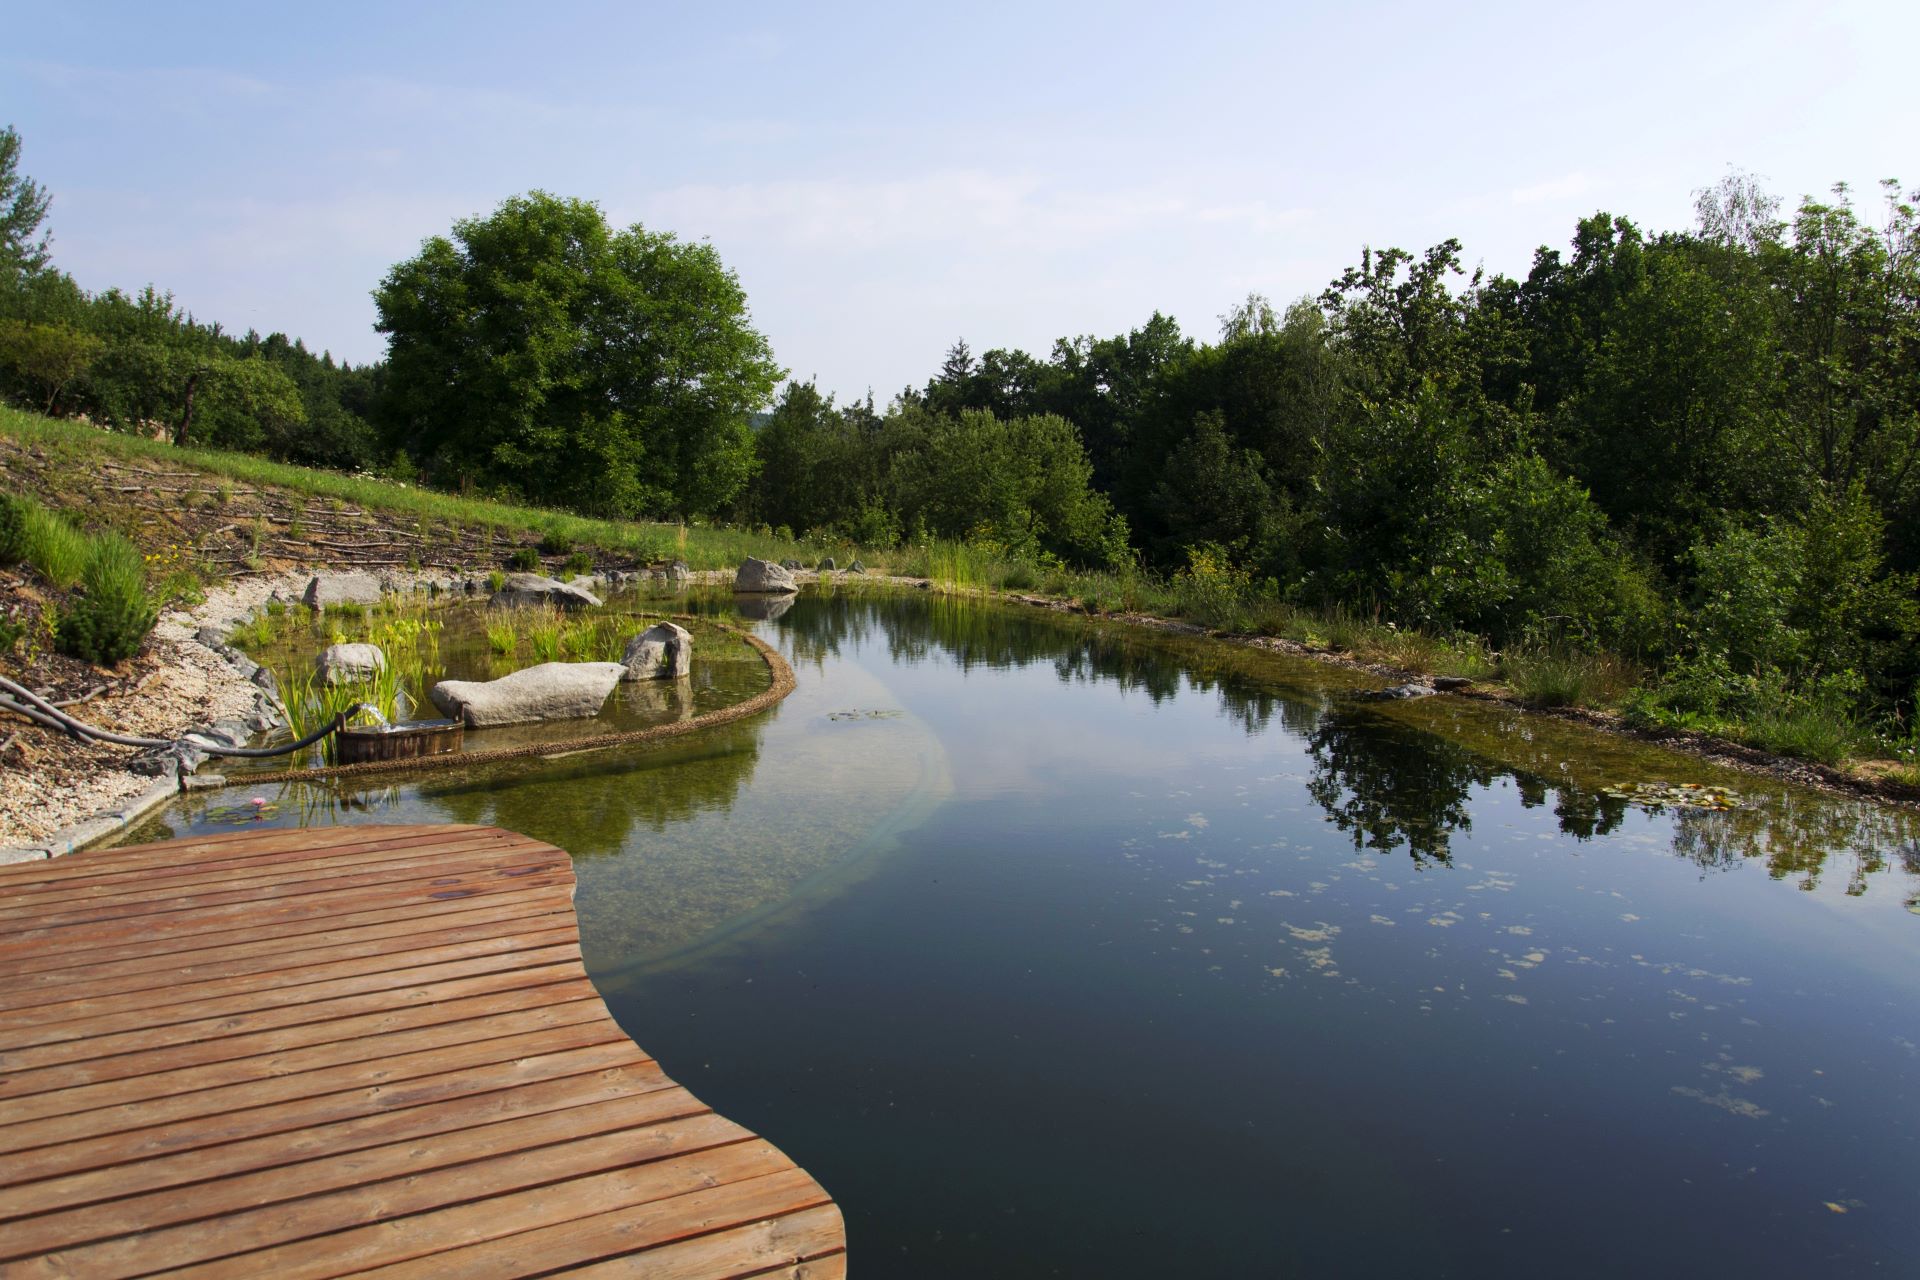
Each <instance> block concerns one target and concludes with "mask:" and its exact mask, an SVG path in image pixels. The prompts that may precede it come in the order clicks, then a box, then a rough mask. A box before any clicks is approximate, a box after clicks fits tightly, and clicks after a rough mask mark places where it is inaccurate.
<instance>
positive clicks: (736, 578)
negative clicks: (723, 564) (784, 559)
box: [733, 556, 800, 594]
mask: <svg viewBox="0 0 1920 1280" xmlns="http://www.w3.org/2000/svg"><path fill="white" fill-rule="evenodd" d="M733 589H734V590H735V591H741V592H746V593H748V594H757V593H760V592H775V591H779V592H787V591H798V590H799V589H800V584H799V583H797V582H795V581H794V580H793V573H792V571H791V570H788V569H782V568H781V567H780V566H779V565H777V564H775V563H774V562H773V561H771V560H756V559H754V558H753V557H752V556H748V557H747V560H746V563H745V564H742V565H741V566H740V571H739V572H738V573H736V574H734V575H733Z"/></svg>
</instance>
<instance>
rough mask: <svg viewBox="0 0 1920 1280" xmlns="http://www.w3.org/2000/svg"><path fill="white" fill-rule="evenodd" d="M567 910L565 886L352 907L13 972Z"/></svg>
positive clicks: (289, 947)
mask: <svg viewBox="0 0 1920 1280" xmlns="http://www.w3.org/2000/svg"><path fill="white" fill-rule="evenodd" d="M572 910H573V908H572V905H571V903H570V902H569V899H568V894H567V887H566V886H565V885H564V884H555V885H547V886H542V887H535V888H518V887H516V888H513V889H509V890H507V891H506V892H505V893H498V894H492V895H489V896H487V897H484V898H478V899H473V900H471V901H469V900H458V901H448V902H440V901H435V902H432V903H429V904H425V905H415V904H411V903H410V904H408V905H406V906H403V907H382V908H379V909H377V910H372V911H356V912H352V913H350V914H348V915H344V916H335V917H333V918H332V919H330V920H318V921H313V922H304V923H295V924H291V925H286V926H283V927H281V928H278V929H261V928H257V927H251V926H242V927H240V928H237V929H229V930H225V931H223V932H219V933H202V934H193V935H190V936H188V937H185V938H181V939H179V940H178V941H177V943H173V944H164V943H160V942H158V941H156V940H148V941H146V942H125V943H121V944H120V945H118V946H114V947H100V948H96V949H95V950H92V951H89V952H86V953H84V958H81V957H80V956H71V957H70V956H67V955H65V954H61V955H57V956H46V957H40V956H30V957H23V958H22V959H21V960H20V962H19V963H18V964H17V965H16V967H15V969H14V972H15V973H17V974H19V975H21V977H20V981H22V982H23V983H26V984H28V985H30V986H34V987H40V988H44V987H54V986H59V985H61V984H63V983H76V982H79V983H85V982H95V981H101V980H104V979H105V978H107V977H110V976H113V975H116V974H121V973H140V972H146V971H148V970H153V969H159V970H163V971H171V970H173V969H175V968H177V967H179V966H180V965H196V966H198V965H204V964H209V963H212V962H214V961H218V960H225V959H229V958H233V957H238V956H243V955H255V954H259V953H260V952H262V951H265V952H273V951H275V950H276V949H277V950H278V951H279V952H281V953H283V954H285V953H293V952H300V951H307V950H312V949H313V948H316V947H323V946H331V945H335V944H337V943H338V942H340V941H342V940H346V939H356V940H357V939H363V938H366V939H371V938H380V937H392V936H406V935H407V934H409V933H412V934H418V933H421V932H430V931H433V930H437V929H449V928H457V927H461V926H464V925H467V924H473V923H481V922H485V921H489V920H505V919H511V918H515V917H517V916H522V915H531V914H536V913H540V912H545V913H548V914H554V915H564V914H567V913H570V912H571V911H572Z"/></svg>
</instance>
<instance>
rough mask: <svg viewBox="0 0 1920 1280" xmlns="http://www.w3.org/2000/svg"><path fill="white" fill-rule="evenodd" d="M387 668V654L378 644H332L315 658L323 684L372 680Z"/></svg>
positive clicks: (314, 661)
mask: <svg viewBox="0 0 1920 1280" xmlns="http://www.w3.org/2000/svg"><path fill="white" fill-rule="evenodd" d="M386 669H387V655H386V654H384V653H382V652H381V651H380V646H379V645H377V644H330V645H328V646H327V647H326V648H325V649H324V650H323V651H322V652H321V654H320V656H319V657H317V658H315V659H314V660H313V673H314V675H316V676H318V677H319V679H320V683H321V684H352V683H354V682H355V681H360V680H371V679H373V678H374V677H375V676H377V675H379V674H380V673H381V672H382V671H385V670H386Z"/></svg>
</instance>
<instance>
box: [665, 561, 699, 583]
mask: <svg viewBox="0 0 1920 1280" xmlns="http://www.w3.org/2000/svg"><path fill="white" fill-rule="evenodd" d="M692 577H693V570H692V569H690V568H688V567H687V562H686V561H685V560H675V561H674V562H673V563H672V564H670V565H668V566H667V581H668V582H687V581H689V580H691V579H692Z"/></svg>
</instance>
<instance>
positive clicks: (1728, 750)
mask: <svg viewBox="0 0 1920 1280" xmlns="http://www.w3.org/2000/svg"><path fill="white" fill-rule="evenodd" d="M330 572H337V570H334V569H331V568H326V567H321V568H313V569H305V570H298V571H294V570H283V571H280V572H277V573H263V574H259V575H248V576H244V577H237V578H233V579H230V580H229V581H228V582H226V583H225V584H223V585H222V586H220V587H218V588H216V589H214V590H212V591H210V592H209V593H208V595H207V598H206V600H205V601H203V602H202V603H201V604H199V605H196V606H194V607H193V608H191V609H187V610H174V611H172V612H169V613H166V614H163V615H161V618H160V620H159V621H158V622H157V623H156V624H155V626H154V631H153V648H152V651H151V655H152V662H153V665H154V670H153V672H151V673H150V674H149V675H148V676H147V677H145V678H143V679H142V680H141V681H140V682H139V683H138V684H137V685H136V686H135V688H134V689H133V690H132V691H131V692H129V693H127V694H124V695H120V696H117V697H105V698H102V699H100V700H99V701H98V702H97V703H94V704H90V705H89V707H88V709H87V712H88V714H87V715H86V716H85V717H84V718H87V719H89V720H91V721H94V722H99V723H104V724H110V725H112V726H113V727H115V728H118V729H122V730H125V731H129V732H134V733H139V734H143V735H147V736H155V737H171V736H177V735H179V734H182V733H185V732H188V731H190V730H192V729H194V728H196V727H204V726H206V725H209V724H212V723H215V722H217V721H221V720H226V721H229V722H232V721H241V722H243V723H244V722H246V721H247V720H248V718H249V717H256V716H258V715H259V714H260V711H261V701H262V690H261V688H260V686H258V685H256V684H255V683H254V682H253V680H252V678H251V677H252V675H253V671H254V670H255V669H257V668H256V664H254V663H253V662H252V661H251V660H250V659H248V658H247V657H246V656H245V655H244V654H241V653H239V652H238V651H237V650H234V649H232V648H230V647H228V646H226V645H225V644H224V643H215V644H210V643H208V641H209V640H212V639H215V637H214V636H213V635H210V634H209V633H210V632H211V633H217V636H218V638H219V639H220V640H224V637H225V636H227V635H229V634H231V632H232V631H233V629H234V628H236V627H238V626H241V625H243V624H245V623H246V622H248V621H250V620H251V619H252V618H254V617H255V616H257V615H258V614H259V612H260V611H261V610H262V609H264V608H265V606H266V604H267V603H268V601H269V600H271V599H273V598H274V597H275V596H276V595H277V596H279V597H280V598H282V599H296V598H298V597H299V595H300V594H301V592H302V591H304V589H305V587H306V584H307V583H308V582H309V581H310V580H311V579H312V578H313V577H314V576H315V575H316V574H325V573H330ZM825 572H826V574H827V575H828V576H827V578H826V580H828V581H832V582H836V583H844V582H847V581H849V580H850V578H849V575H848V574H847V573H846V571H844V570H841V571H833V570H828V571H825ZM732 577H733V574H732V572H731V571H729V570H725V569H708V570H697V571H694V572H693V573H692V574H691V575H690V576H689V578H688V581H689V582H693V583H698V584H701V585H714V584H720V583H725V582H727V581H729V580H731V578H732ZM796 578H797V580H798V581H800V582H801V583H802V584H803V585H805V584H809V583H819V582H821V581H822V580H823V575H822V571H819V570H800V571H799V572H798V573H797V574H796ZM852 580H857V581H860V582H863V583H866V582H870V583H874V584H880V585H885V586H888V587H894V588H902V589H913V590H922V591H927V590H931V591H935V592H939V593H940V594H945V595H955V596H971V597H974V598H978V599H984V600H1001V601H1005V602H1007V603H1012V604H1022V605H1026V606H1028V607H1031V608H1038V609H1044V610H1047V611H1049V612H1054V613H1065V614H1071V615H1073V616H1075V617H1082V618H1093V619H1097V620H1103V621H1108V622H1117V623H1120V624H1122V625H1126V626H1134V627H1140V628H1142V629H1143V630H1148V631H1157V632H1161V633H1164V634H1169V635H1184V636H1203V637H1208V638H1211V639H1215V640H1219V641H1222V642H1224V643H1227V644H1235V645H1240V646H1242V647H1245V648H1252V649H1260V650H1264V651H1266V652H1270V653H1279V654H1284V655H1286V656H1289V657H1295V658H1303V659H1307V660H1310V661H1314V662H1319V663H1324V664H1326V665H1329V666H1337V667H1343V668H1345V669H1347V670H1351V671H1363V672H1366V673H1367V674H1369V675H1373V676H1377V677H1379V678H1380V679H1382V680H1387V681H1390V682H1396V683H1420V684H1426V683H1429V677H1427V676H1426V675H1423V674H1422V673H1420V672H1416V671H1413V670H1410V669H1407V668H1404V667H1394V666H1392V665H1390V664H1385V663H1370V662H1363V661H1361V660H1360V659H1357V658H1354V657H1351V656H1348V655H1345V654H1341V653H1337V652H1333V651H1330V650H1323V649H1314V648H1309V647H1308V646H1306V645H1303V644H1300V643H1298V642H1296V641H1292V640H1287V639H1283V638H1281V637H1277V636H1258V635H1235V634H1230V633H1226V632H1217V631H1212V630H1209V629H1208V628H1206V627H1202V626H1200V625H1198V624H1197V623H1191V622H1182V621H1180V620H1178V619H1173V618H1162V617H1158V616H1156V615H1153V614H1137V613H1103V614H1089V613H1087V612H1086V611H1085V610H1084V609H1082V608H1081V607H1080V606H1079V605H1078V604H1077V603H1075V602H1074V601H1072V600H1068V599H1064V598H1059V597H1052V596H1043V595H1034V594H1031V593H1024V592H1007V591H998V590H994V589H992V588H982V587H941V586H937V585H935V584H933V583H932V582H931V581H930V580H928V579H924V578H911V577H903V576H900V575H896V574H885V573H872V574H866V575H854V576H853V579H852ZM390 581H391V582H392V584H393V585H394V586H395V587H396V588H397V589H399V590H400V591H401V592H402V593H403V594H404V593H411V592H416V591H420V590H424V589H425V588H426V587H427V586H428V584H434V585H436V586H444V585H445V584H446V583H447V581H448V580H447V576H446V575H445V574H432V573H420V574H417V575H412V576H410V577H396V578H393V579H390ZM1433 696H1436V697H1438V696H1453V697H1463V698H1470V699H1473V700H1475V701H1479V702H1490V703H1495V704H1497V705H1499V706H1502V707H1505V708H1508V709H1510V710H1514V711H1518V712H1522V713H1524V714H1527V715H1537V716H1547V717H1551V718H1553V719H1557V720H1562V721H1566V722H1570V723H1574V724H1579V725H1582V726H1584V727H1587V728H1590V729H1594V730H1598V731H1600V732H1604V733H1612V734H1618V735H1621V736H1623V737H1628V738H1633V739H1635V740H1637V741H1640V742H1646V743H1650V744H1653V745H1656V746H1663V747H1667V748H1669V749H1671V750H1674V751H1678V752H1682V753H1684V754H1686V755H1690V756H1694V757H1696V758H1698V759H1701V760H1704V761H1706V762H1707V763H1710V764H1715V765H1719V766H1721V767H1724V768H1729V769H1734V770H1737V771H1739V772H1741V773H1748V774H1756V775H1765V776H1769V777H1773V778H1777V779H1780V780H1783V781H1787V782H1791V783H1795V784H1797V785H1801V786H1806V787H1811V788H1814V789H1816V790H1820V791H1824V792H1828V793H1831V794H1847V795H1852V796H1856V797H1859V798H1862V799H1868V800H1872V801H1875V802H1877V803H1882V804H1888V805H1893V806H1896V807H1900V808H1907V809H1912V808H1916V807H1920V787H1913V786H1909V785H1907V784H1904V783H1900V782H1897V781H1894V780H1893V779H1891V778H1885V777H1880V778H1865V777H1860V776H1858V775H1854V774H1850V773H1846V772H1843V771H1841V770H1838V769H1835V768H1832V767H1831V766H1828V765H1823V764H1819V763H1817V762H1814V761H1810V760H1802V759H1798V758H1796V757H1792V756H1782V755H1777V754H1774V753H1771V752H1766V751H1762V750H1759V749H1758V748H1754V747H1747V746H1744V745H1742V744H1740V743H1736V742H1731V741H1728V740H1726V739H1724V738H1716V737H1713V736H1711V735H1709V734H1702V733H1687V732H1682V731H1651V730H1644V729H1638V728H1635V727H1633V726H1631V725H1628V724H1625V723H1623V722H1622V721H1621V719H1620V717H1619V716H1618V715H1616V714H1614V713H1611V712H1604V711H1595V710H1591V709H1588V708H1583V707H1535V706H1529V705H1528V704H1526V703H1525V702H1522V701H1521V700H1520V699H1518V698H1516V697H1514V696H1513V695H1512V694H1511V693H1509V692H1507V691H1506V690H1504V689H1502V688H1499V687H1497V686H1489V685H1483V684H1478V683H1476V684H1473V685H1470V686H1468V687H1465V688H1461V689H1455V690H1450V691H1447V693H1446V694H1441V693H1435V694H1434V695H1433ZM41 732H44V731H41ZM68 741H69V740H67V739H54V740H53V744H58V745H51V744H50V745H49V746H43V747H42V751H45V752H48V753H49V754H51V752H52V751H57V750H58V749H59V745H64V744H66V743H67V742H68ZM71 750H72V751H73V752H74V753H75V754H76V755H84V756H86V757H87V759H86V760H85V761H83V762H82V763H84V764H86V765H90V766H91V767H90V768H88V769H87V771H86V775H85V778H86V780H85V783H84V784H83V785H81V786H79V787H77V788H72V787H62V786H61V785H60V784H59V783H58V782H57V781H56V778H57V775H58V768H57V765H58V764H60V763H62V762H59V761H51V762H49V761H43V762H42V763H43V765H45V766H46V767H43V768H40V769H33V768H15V767H10V768H9V773H10V774H14V773H17V774H20V775H22V776H23V777H24V780H25V782H26V784H27V785H26V787H25V790H24V794H22V793H20V792H16V791H14V790H13V789H12V788H8V789H7V790H6V793H5V794H3V795H0V865H5V864H7V863H11V862H24V861H32V860H36V859H44V858H54V857H60V856H63V855H65V854H68V853H73V852H76V851H78V850H80V849H84V848H86V847H88V846H89V845H92V844H97V843H98V842H100V841H101V840H104V839H106V838H107V837H109V836H111V835H112V834H114V833H115V832H116V831H120V830H123V829H124V828H126V827H128V826H131V825H132V824H133V823H134V822H135V821H137V820H139V819H140V818H141V817H143V816H145V815H146V814H147V813H149V812H151V811H152V810H153V809H155V808H157V807H158V806H160V805H162V804H164V803H166V802H167V801H168V800H170V799H172V798H173V797H174V796H176V795H179V794H181V793H182V792H183V791H186V790H191V789H194V784H193V783H192V782H189V781H187V779H190V778H194V777H196V776H200V775H194V774H175V773H166V774H164V775H162V776H158V777H154V776H146V775H142V774H139V773H136V772H134V771H133V770H132V769H130V768H128V767H127V766H128V765H129V764H130V763H131V762H132V760H133V758H134V755H135V754H136V753H134V752H132V751H131V750H130V749H128V748H124V747H111V746H105V745H102V744H87V745H77V744H76V745H74V746H72V748H71Z"/></svg>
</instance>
